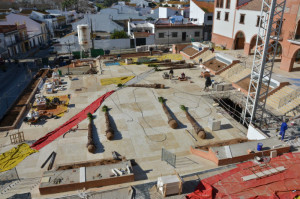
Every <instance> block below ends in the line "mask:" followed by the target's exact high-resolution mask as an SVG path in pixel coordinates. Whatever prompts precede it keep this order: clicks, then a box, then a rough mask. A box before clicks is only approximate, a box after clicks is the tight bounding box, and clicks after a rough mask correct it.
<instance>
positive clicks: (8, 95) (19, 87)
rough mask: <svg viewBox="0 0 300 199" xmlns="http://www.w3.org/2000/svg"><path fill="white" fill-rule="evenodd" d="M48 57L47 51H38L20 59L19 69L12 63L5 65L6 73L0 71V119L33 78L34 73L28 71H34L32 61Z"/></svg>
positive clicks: (34, 67)
mask: <svg viewBox="0 0 300 199" xmlns="http://www.w3.org/2000/svg"><path fill="white" fill-rule="evenodd" d="M48 56H49V54H48V49H45V50H40V51H38V52H37V53H36V54H35V55H34V57H32V58H27V59H20V60H19V62H20V67H18V65H16V64H14V63H11V64H10V65H9V64H8V63H7V64H6V68H7V71H6V72H3V71H0V81H1V84H0V118H2V117H3V116H4V114H5V112H6V111H7V109H8V108H9V107H10V106H11V105H12V104H13V103H14V102H15V101H16V99H17V98H18V96H19V95H20V94H21V93H22V92H23V90H24V89H25V88H26V86H27V85H28V83H29V82H30V80H31V78H32V77H33V76H34V74H35V72H29V70H28V69H30V70H32V69H33V70H32V71H36V66H35V65H34V59H36V58H43V57H48ZM24 62H26V63H27V66H26V67H24V65H23V63H24ZM34 69H35V70H34Z"/></svg>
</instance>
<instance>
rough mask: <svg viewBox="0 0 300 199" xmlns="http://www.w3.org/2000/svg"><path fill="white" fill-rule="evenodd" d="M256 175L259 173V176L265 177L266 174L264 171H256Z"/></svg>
mask: <svg viewBox="0 0 300 199" xmlns="http://www.w3.org/2000/svg"><path fill="white" fill-rule="evenodd" d="M255 175H257V176H258V177H263V176H265V175H266V174H264V173H263V172H258V173H255Z"/></svg>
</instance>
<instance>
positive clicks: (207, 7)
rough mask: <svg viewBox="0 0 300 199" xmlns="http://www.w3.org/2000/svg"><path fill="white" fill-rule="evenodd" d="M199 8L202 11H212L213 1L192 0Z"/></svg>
mask: <svg viewBox="0 0 300 199" xmlns="http://www.w3.org/2000/svg"><path fill="white" fill-rule="evenodd" d="M192 1H193V2H194V3H195V4H196V5H197V6H198V7H199V8H201V9H202V10H203V11H204V12H208V13H213V12H214V8H215V6H214V3H213V2H204V1H197V0H192Z"/></svg>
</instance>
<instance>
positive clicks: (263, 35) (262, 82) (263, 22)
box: [244, 0, 286, 127]
mask: <svg viewBox="0 0 300 199" xmlns="http://www.w3.org/2000/svg"><path fill="white" fill-rule="evenodd" d="M278 2H279V3H278ZM285 4H286V0H263V2H262V8H261V13H260V19H259V20H260V21H259V28H258V34H257V39H256V47H255V53H254V58H253V65H252V71H251V79H250V84H249V90H248V96H247V103H246V109H245V111H244V123H246V124H250V123H255V124H257V125H258V126H259V127H260V126H261V125H262V124H263V121H264V114H265V105H266V100H267V96H268V92H269V85H270V81H271V76H272V70H273V65H274V60H275V56H276V52H277V45H278V40H279V38H280V32H281V26H282V19H283V14H284V9H285Z"/></svg>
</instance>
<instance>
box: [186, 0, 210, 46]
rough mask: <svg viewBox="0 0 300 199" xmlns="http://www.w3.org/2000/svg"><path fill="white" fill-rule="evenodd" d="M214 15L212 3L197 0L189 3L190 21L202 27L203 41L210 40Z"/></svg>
mask: <svg viewBox="0 0 300 199" xmlns="http://www.w3.org/2000/svg"><path fill="white" fill-rule="evenodd" d="M213 15H214V3H213V2H203V1H197V0H191V1H190V20H191V22H192V23H193V24H196V25H200V26H203V27H204V28H203V36H202V37H203V40H204V41H207V40H211V34H212V25H213Z"/></svg>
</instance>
